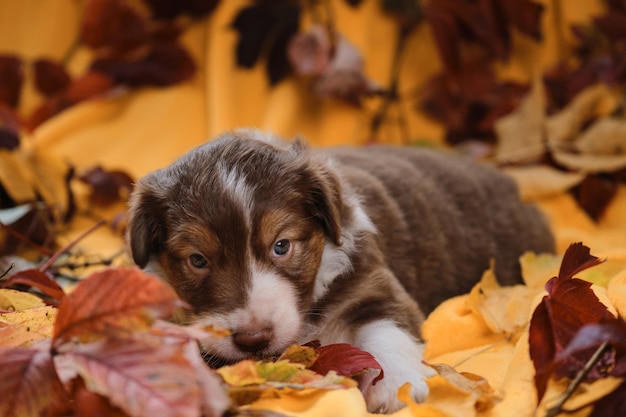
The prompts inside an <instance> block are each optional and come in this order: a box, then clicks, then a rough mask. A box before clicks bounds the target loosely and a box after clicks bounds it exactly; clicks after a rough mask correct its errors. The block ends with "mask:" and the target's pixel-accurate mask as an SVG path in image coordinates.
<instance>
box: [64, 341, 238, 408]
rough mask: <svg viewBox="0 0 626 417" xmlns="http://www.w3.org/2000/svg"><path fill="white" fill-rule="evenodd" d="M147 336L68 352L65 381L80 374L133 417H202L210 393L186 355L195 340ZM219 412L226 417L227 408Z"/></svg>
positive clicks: (82, 347) (107, 342)
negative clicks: (200, 381) (203, 397)
mask: <svg viewBox="0 0 626 417" xmlns="http://www.w3.org/2000/svg"><path fill="white" fill-rule="evenodd" d="M141 336H142V335H141V334H139V335H133V336H130V337H126V338H122V339H116V338H107V339H103V340H99V341H96V342H93V343H89V344H81V345H74V346H70V348H69V349H67V350H64V349H62V350H61V354H59V355H57V357H56V364H57V367H59V369H60V371H59V372H60V374H61V375H64V377H65V378H67V377H68V376H71V375H73V374H76V375H79V376H80V377H81V378H82V379H83V381H84V382H85V385H86V387H87V388H88V389H89V390H90V391H92V392H95V393H98V394H100V395H103V396H105V397H107V398H108V399H109V400H110V401H111V403H112V404H114V405H116V406H118V407H119V408H121V409H123V410H124V411H125V412H126V413H128V414H129V415H131V416H137V417H143V416H145V417H153V416H155V415H158V416H164V417H168V416H172V417H173V416H198V415H200V411H201V410H202V409H203V401H204V400H203V399H202V396H203V395H204V394H206V392H204V390H203V387H202V385H201V384H200V383H199V379H198V374H197V371H196V369H195V366H194V365H196V364H195V363H191V362H190V361H189V360H188V359H187V356H186V354H185V350H186V346H187V344H188V343H189V341H188V340H185V339H180V338H167V337H165V338H163V337H162V338H150V337H141ZM144 336H145V335H144ZM196 353H197V354H199V352H197V351H196ZM198 357H199V355H198ZM205 368H206V367H205ZM215 386H218V385H217V384H216V385H215ZM210 395H212V396H214V397H218V398H221V396H223V395H224V394H223V392H222V391H219V390H218V391H215V392H211V393H210ZM222 403H224V404H225V403H226V402H225V401H222ZM219 411H220V413H219V414H217V413H215V414H211V415H213V416H215V415H220V414H221V412H223V411H224V409H221V410H219Z"/></svg>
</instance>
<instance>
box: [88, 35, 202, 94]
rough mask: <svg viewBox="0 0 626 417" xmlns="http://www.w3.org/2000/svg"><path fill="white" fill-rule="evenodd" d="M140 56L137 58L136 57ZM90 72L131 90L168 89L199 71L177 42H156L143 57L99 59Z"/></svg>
mask: <svg viewBox="0 0 626 417" xmlns="http://www.w3.org/2000/svg"><path fill="white" fill-rule="evenodd" d="M137 55H138V56H137ZM91 70H92V71H95V72H98V73H101V74H105V75H106V76H107V77H110V78H111V79H112V80H114V81H115V83H117V84H122V85H128V86H130V87H141V86H146V85H155V86H159V87H166V86H170V85H172V84H177V83H179V82H182V81H185V80H188V79H189V78H191V77H192V76H193V74H194V73H195V71H196V65H195V63H194V60H193V58H192V57H191V55H190V54H189V52H187V50H185V49H184V48H183V47H182V46H180V45H179V44H178V43H176V42H172V41H168V42H153V43H151V44H150V46H148V47H146V50H145V51H143V53H141V54H132V55H130V56H128V57H123V58H120V57H105V58H100V59H96V60H95V61H94V62H93V63H92V64H91Z"/></svg>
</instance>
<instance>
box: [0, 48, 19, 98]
mask: <svg viewBox="0 0 626 417" xmlns="http://www.w3.org/2000/svg"><path fill="white" fill-rule="evenodd" d="M23 82H24V70H23V65H22V60H21V59H19V58H18V57H16V56H13V55H0V103H5V104H7V105H8V106H10V107H12V108H14V109H15V108H16V107H17V106H18V104H19V102H20V93H21V91H22V83H23Z"/></svg>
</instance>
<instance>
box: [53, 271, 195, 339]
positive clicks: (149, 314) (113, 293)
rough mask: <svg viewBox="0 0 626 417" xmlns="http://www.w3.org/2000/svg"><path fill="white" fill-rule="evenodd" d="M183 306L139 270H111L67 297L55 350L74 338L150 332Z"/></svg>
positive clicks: (168, 290) (61, 309)
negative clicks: (160, 321) (138, 330)
mask: <svg viewBox="0 0 626 417" xmlns="http://www.w3.org/2000/svg"><path fill="white" fill-rule="evenodd" d="M182 305H183V303H182V302H181V301H180V300H179V299H178V297H177V296H176V294H175V293H174V290H172V289H171V287H169V286H168V285H167V284H166V283H164V282H162V281H160V280H159V279H158V278H156V277H153V276H151V275H148V274H145V273H143V272H141V271H140V270H139V269H136V268H109V269H105V270H103V271H100V272H96V273H94V274H93V275H91V276H90V277H89V278H88V279H86V280H85V281H82V282H81V283H79V284H78V285H77V286H76V289H75V290H74V291H73V292H72V293H70V294H68V295H67V296H66V297H65V299H64V300H63V302H62V303H61V305H60V307H59V314H58V316H57V321H56V323H55V327H54V334H53V340H54V344H55V346H58V345H59V344H62V343H63V342H65V341H67V340H69V339H70V338H72V337H80V338H82V339H88V338H89V337H92V336H94V335H100V336H101V335H107V334H108V335H112V334H115V333H119V332H120V331H128V330H133V329H145V328H147V327H148V326H149V325H150V324H151V323H152V322H153V320H154V319H155V318H164V317H169V316H170V315H171V314H173V313H174V311H175V310H176V308H178V307H180V306H182Z"/></svg>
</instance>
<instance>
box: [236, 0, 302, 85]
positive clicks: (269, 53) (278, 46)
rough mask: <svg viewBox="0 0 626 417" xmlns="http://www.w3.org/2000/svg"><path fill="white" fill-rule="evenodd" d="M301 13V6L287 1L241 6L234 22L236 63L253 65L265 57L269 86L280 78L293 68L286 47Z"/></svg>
mask: <svg viewBox="0 0 626 417" xmlns="http://www.w3.org/2000/svg"><path fill="white" fill-rule="evenodd" d="M300 13H301V10H300V7H299V6H297V5H293V4H292V3H290V2H288V1H282V2H265V3H263V2H262V3H257V4H254V5H252V6H248V7H244V8H242V9H241V10H240V11H239V13H238V14H237V16H235V19H234V20H233V23H232V27H233V29H235V31H237V33H238V35H239V37H238V41H237V46H236V60H237V65H238V66H240V67H243V68H252V67H253V66H254V65H256V63H257V62H258V61H259V58H260V57H261V56H264V57H266V58H267V63H266V73H267V77H268V79H269V82H270V85H275V84H277V83H278V82H279V81H281V80H282V79H283V78H284V77H285V76H287V74H288V73H289V71H290V69H291V68H290V66H289V61H288V59H287V52H286V50H287V45H288V43H289V40H290V39H291V37H292V36H293V35H294V34H295V33H296V32H297V31H298V26H299V22H300Z"/></svg>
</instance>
